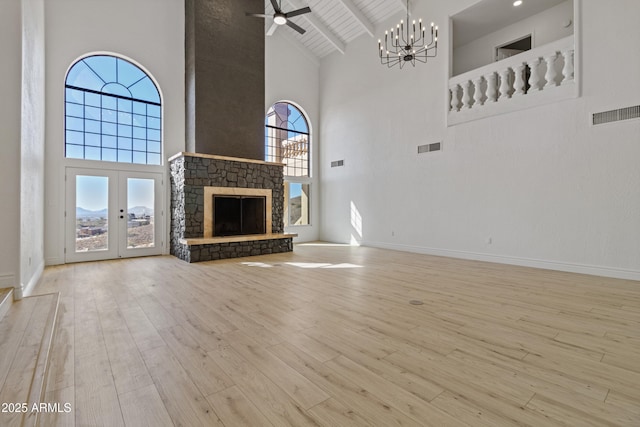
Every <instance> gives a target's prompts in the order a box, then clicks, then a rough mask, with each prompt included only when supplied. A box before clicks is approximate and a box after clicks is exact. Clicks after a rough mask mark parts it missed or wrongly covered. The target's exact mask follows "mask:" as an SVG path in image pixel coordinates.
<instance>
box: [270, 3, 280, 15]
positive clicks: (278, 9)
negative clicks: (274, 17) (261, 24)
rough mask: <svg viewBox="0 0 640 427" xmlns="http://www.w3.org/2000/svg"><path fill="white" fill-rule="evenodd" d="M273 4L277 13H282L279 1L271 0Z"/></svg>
mask: <svg viewBox="0 0 640 427" xmlns="http://www.w3.org/2000/svg"><path fill="white" fill-rule="evenodd" d="M271 6H273V10H275V11H276V13H280V6H278V2H277V1H276V0H271Z"/></svg>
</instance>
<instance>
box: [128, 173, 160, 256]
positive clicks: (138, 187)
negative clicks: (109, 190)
mask: <svg viewBox="0 0 640 427" xmlns="http://www.w3.org/2000/svg"><path fill="white" fill-rule="evenodd" d="M154 184H155V181H154V180H153V179H142V178H127V214H128V218H127V249H132V248H153V247H154V246H155V242H154V235H155V231H154V212H153V208H154V206H155V200H154V191H155V189H154Z"/></svg>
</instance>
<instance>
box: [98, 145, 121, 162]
mask: <svg viewBox="0 0 640 427" xmlns="http://www.w3.org/2000/svg"><path fill="white" fill-rule="evenodd" d="M102 160H104V161H107V162H116V161H118V158H117V152H116V150H112V149H110V148H103V149H102Z"/></svg>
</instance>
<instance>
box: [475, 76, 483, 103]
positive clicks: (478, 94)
mask: <svg viewBox="0 0 640 427" xmlns="http://www.w3.org/2000/svg"><path fill="white" fill-rule="evenodd" d="M473 86H474V88H475V92H474V93H473V100H474V101H475V103H474V104H473V105H474V106H476V105H477V106H480V105H482V104H484V100H483V99H482V98H483V97H482V76H480V77H477V78H476V79H475V80H474V81H473Z"/></svg>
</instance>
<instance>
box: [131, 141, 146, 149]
mask: <svg viewBox="0 0 640 427" xmlns="http://www.w3.org/2000/svg"><path fill="white" fill-rule="evenodd" d="M133 149H134V150H136V151H147V141H146V140H144V139H134V140H133Z"/></svg>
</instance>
